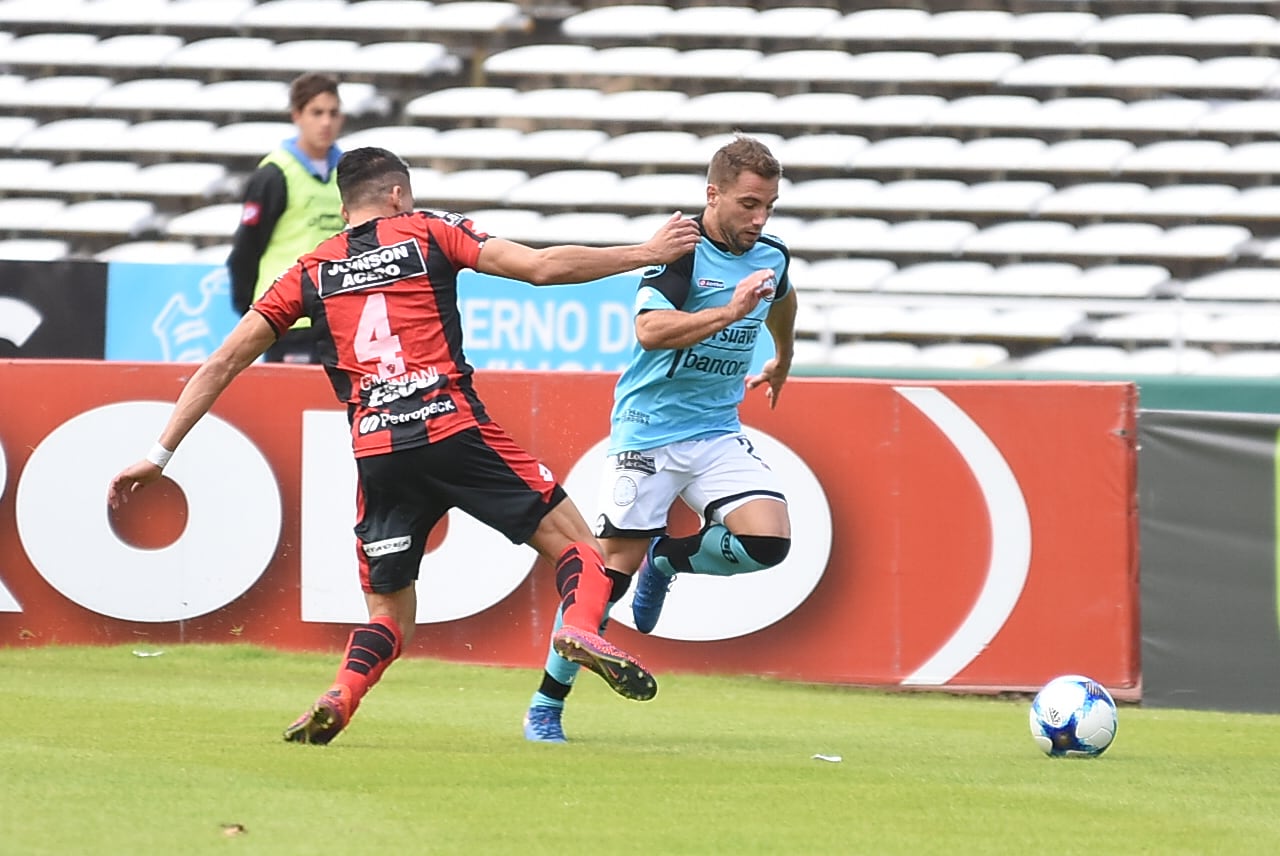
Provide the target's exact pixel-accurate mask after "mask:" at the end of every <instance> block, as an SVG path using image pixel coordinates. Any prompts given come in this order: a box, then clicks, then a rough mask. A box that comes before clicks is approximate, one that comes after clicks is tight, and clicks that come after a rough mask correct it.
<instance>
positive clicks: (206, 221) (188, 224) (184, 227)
mask: <svg viewBox="0 0 1280 856" xmlns="http://www.w3.org/2000/svg"><path fill="white" fill-rule="evenodd" d="M240 208H241V206H240V203H238V202H219V203H215V204H213V205H206V206H204V207H201V208H197V209H195V210H194V211H188V212H186V213H184V214H179V215H178V216H176V217H174V218H172V219H171V220H169V222H168V223H166V224H165V225H164V227H163V231H164V233H165V234H166V235H169V236H170V237H173V238H192V239H202V238H230V237H231V236H232V235H234V234H235V231H236V227H238V226H239V225H240Z"/></svg>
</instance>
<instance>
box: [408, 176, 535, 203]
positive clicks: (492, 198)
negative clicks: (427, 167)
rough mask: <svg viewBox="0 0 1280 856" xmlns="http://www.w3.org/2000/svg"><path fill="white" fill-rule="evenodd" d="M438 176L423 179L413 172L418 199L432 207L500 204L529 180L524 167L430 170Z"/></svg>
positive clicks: (412, 179) (414, 187)
mask: <svg viewBox="0 0 1280 856" xmlns="http://www.w3.org/2000/svg"><path fill="white" fill-rule="evenodd" d="M430 172H432V173H435V176H434V177H433V178H431V179H429V180H424V178H423V177H420V176H418V175H410V180H411V181H412V182H413V191H414V196H415V197H416V199H417V200H418V201H419V202H420V203H423V204H430V205H431V206H432V207H435V206H437V205H440V204H441V203H448V205H450V206H461V207H467V208H470V207H475V206H485V207H490V206H494V205H501V204H502V203H503V202H504V201H505V200H506V198H507V195H508V194H509V193H510V192H511V191H512V190H513V189H515V188H517V187H519V186H520V185H522V184H524V183H525V182H526V181H527V180H528V179H529V174H528V173H527V172H525V171H524V170H522V169H459V170H454V171H452V172H438V171H436V170H431V171H430Z"/></svg>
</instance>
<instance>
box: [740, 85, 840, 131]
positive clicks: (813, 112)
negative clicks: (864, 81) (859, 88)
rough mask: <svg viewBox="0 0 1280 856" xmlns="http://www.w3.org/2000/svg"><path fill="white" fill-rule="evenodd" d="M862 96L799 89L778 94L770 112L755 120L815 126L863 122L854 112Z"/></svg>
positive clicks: (776, 123) (834, 125) (777, 123)
mask: <svg viewBox="0 0 1280 856" xmlns="http://www.w3.org/2000/svg"><path fill="white" fill-rule="evenodd" d="M861 102H862V96H860V95H855V94H853V93H852V92H798V93H795V94H792V95H783V96H780V97H778V99H777V101H776V102H775V104H774V108H773V112H772V114H770V115H768V116H759V117H757V121H760V122H767V123H768V124H769V125H770V126H775V125H783V126H793V125H796V126H800V127H817V126H831V127H838V126H842V125H850V126H854V125H859V124H862V123H861V122H860V121H859V120H858V119H857V117H856V116H855V115H854V113H855V108H857V107H858V105H859V104H860V103H861Z"/></svg>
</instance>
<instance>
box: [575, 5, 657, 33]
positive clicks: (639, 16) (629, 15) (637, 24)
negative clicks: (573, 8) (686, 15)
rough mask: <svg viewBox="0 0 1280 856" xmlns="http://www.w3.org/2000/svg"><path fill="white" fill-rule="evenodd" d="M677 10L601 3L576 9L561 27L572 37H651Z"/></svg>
mask: <svg viewBox="0 0 1280 856" xmlns="http://www.w3.org/2000/svg"><path fill="white" fill-rule="evenodd" d="M674 13H675V10H674V9H672V8H671V7H670V6H655V5H644V6H639V5H628V4H622V5H618V6H599V7H596V8H594V9H586V10H583V11H579V12H575V13H574V14H572V15H570V16H568V17H567V18H565V19H564V20H563V21H561V22H560V31H561V32H562V33H563V34H564V35H566V36H568V37H569V38H571V39H583V40H586V41H591V40H595V39H610V38H625V39H628V40H635V41H641V40H648V39H652V38H654V37H655V36H657V35H658V34H659V33H661V32H663V24H664V22H665V21H666V20H667V19H668V18H670V17H671V16H672V15H673V14H674Z"/></svg>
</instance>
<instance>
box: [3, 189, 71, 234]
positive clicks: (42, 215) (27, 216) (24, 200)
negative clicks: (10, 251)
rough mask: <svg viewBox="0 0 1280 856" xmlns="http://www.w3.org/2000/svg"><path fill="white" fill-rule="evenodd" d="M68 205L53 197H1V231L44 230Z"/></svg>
mask: <svg viewBox="0 0 1280 856" xmlns="http://www.w3.org/2000/svg"><path fill="white" fill-rule="evenodd" d="M66 207H67V203H66V202H64V201H63V200H61V199H53V198H51V197H37V196H24V197H17V198H11V199H0V232H2V231H13V232H44V231H46V229H45V227H46V226H47V225H48V224H50V223H51V222H52V221H53V220H55V219H56V218H57V217H58V216H59V215H60V214H62V212H63V211H65V210H66Z"/></svg>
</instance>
